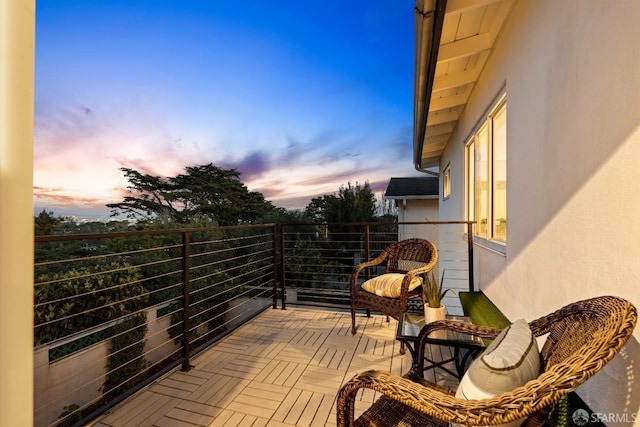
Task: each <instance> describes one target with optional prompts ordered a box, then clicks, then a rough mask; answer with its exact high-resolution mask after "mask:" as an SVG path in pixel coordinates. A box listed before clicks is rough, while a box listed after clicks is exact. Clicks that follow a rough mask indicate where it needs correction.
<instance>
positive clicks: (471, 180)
mask: <svg viewBox="0 0 640 427" xmlns="http://www.w3.org/2000/svg"><path fill="white" fill-rule="evenodd" d="M506 113H507V96H506V93H504V92H503V93H501V94H500V95H499V96H498V97H497V98H496V99H495V100H494V101H493V102H492V103H491V105H490V106H489V107H488V108H487V109H486V110H485V113H484V114H483V115H482V117H481V118H480V120H479V121H478V123H477V124H476V126H474V128H473V130H472V132H470V134H469V136H468V137H467V138H466V140H465V146H464V155H465V216H466V217H467V220H468V221H478V220H479V216H478V215H479V214H478V211H479V209H482V208H484V209H485V210H486V222H485V227H484V228H483V227H482V225H481V224H480V223H479V222H476V226H475V227H474V231H473V236H474V239H476V241H480V243H481V244H484V245H486V246H488V247H489V248H490V249H493V250H496V251H498V252H499V253H503V254H504V253H506V245H507V231H506V224H507V220H508V215H507V190H506V188H507V185H508V175H507V157H506V156H507V148H508V136H507V133H508V131H507V129H506V127H507V121H506V119H505V121H504V139H503V143H504V147H501V149H502V151H503V154H504V159H503V161H504V164H503V165H501V166H502V171H503V173H502V174H501V175H504V192H503V196H502V197H503V198H504V207H503V209H504V212H505V214H504V218H505V221H504V223H505V225H504V227H505V231H504V239H503V238H501V236H499V233H498V232H497V227H498V225H497V224H496V218H495V214H496V211H498V210H499V209H496V205H495V203H496V199H495V193H496V191H495V188H496V187H497V185H496V181H495V178H496V176H495V175H497V174H495V173H494V172H495V169H496V160H495V158H496V151H495V150H494V148H495V146H496V145H497V144H495V141H494V136H495V135H494V118H495V117H497V116H500V115H501V114H506ZM485 131H486V132H487V138H486V141H481V140H480V135H481V133H482V132H485ZM483 142H484V143H485V145H486V147H483V148H484V150H485V155H486V157H487V158H486V159H482V161H483V163H484V169H486V177H482V179H483V181H482V182H486V190H485V191H486V194H478V187H477V186H478V184H479V180H478V174H480V173H481V172H482V171H479V170H478V162H477V159H476V156H477V155H478V153H480V151H478V146H479V145H480V144H482V143H483ZM485 162H486V163H485ZM479 195H481V196H482V198H481V200H479V199H478V196H479ZM479 204H480V206H478V205H479Z"/></svg>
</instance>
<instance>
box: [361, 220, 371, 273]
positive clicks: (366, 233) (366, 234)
mask: <svg viewBox="0 0 640 427" xmlns="http://www.w3.org/2000/svg"><path fill="white" fill-rule="evenodd" d="M370 244H371V242H370V236H369V224H365V225H364V260H363V261H362V262H366V261H369V256H370V255H371V249H370V247H369V246H370ZM370 276H371V273H370V269H369V268H367V269H365V272H364V277H365V280H369V279H370Z"/></svg>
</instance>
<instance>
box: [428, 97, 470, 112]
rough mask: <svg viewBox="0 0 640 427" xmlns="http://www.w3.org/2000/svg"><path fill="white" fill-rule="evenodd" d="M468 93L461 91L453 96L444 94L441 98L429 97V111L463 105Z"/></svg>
mask: <svg viewBox="0 0 640 427" xmlns="http://www.w3.org/2000/svg"><path fill="white" fill-rule="evenodd" d="M467 98H468V95H467V94H466V93H461V94H458V95H453V96H445V97H443V98H431V102H430V103H429V111H430V112H431V111H438V110H446V109H447V108H453V107H456V106H458V105H464V104H465V103H466V102H467Z"/></svg>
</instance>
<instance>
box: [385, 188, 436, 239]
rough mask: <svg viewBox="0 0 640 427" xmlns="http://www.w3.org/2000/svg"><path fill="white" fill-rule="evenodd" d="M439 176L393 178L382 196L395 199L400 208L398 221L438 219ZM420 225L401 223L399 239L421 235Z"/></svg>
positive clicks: (386, 198)
mask: <svg viewBox="0 0 640 427" xmlns="http://www.w3.org/2000/svg"><path fill="white" fill-rule="evenodd" d="M438 186H439V179H438V177H414V178H391V180H389V185H388V186H387V190H386V191H385V192H384V195H383V196H382V198H383V199H385V200H393V201H394V202H395V205H396V207H397V209H398V222H418V221H437V220H438V198H439V193H440V192H439V191H438ZM418 227H419V226H418V225H401V226H400V227H399V229H398V239H400V240H403V239H408V238H410V237H419V236H420V233H419V232H418V231H417V230H416V229H417V228H418Z"/></svg>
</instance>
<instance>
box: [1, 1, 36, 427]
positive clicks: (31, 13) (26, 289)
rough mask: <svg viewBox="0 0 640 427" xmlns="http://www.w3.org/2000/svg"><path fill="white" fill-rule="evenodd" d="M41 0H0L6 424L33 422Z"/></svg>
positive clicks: (3, 401) (3, 400)
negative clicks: (37, 45)
mask: <svg viewBox="0 0 640 427" xmlns="http://www.w3.org/2000/svg"><path fill="white" fill-rule="evenodd" d="M34 46H35V2H34V1H33V0H0V366H2V373H0V425H2V426H30V425H33V197H32V193H33V181H32V176H33V154H32V153H33V77H34V52H35V48H34Z"/></svg>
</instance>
